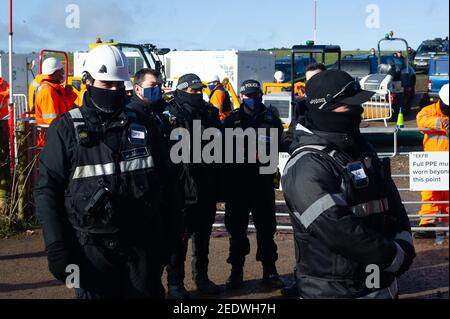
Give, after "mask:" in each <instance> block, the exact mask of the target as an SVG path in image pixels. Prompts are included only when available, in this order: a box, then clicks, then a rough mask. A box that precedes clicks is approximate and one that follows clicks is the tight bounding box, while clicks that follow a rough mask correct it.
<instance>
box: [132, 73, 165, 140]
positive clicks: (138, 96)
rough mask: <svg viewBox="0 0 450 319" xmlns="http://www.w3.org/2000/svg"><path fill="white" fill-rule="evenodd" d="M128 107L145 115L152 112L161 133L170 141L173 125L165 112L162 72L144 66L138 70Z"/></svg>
mask: <svg viewBox="0 0 450 319" xmlns="http://www.w3.org/2000/svg"><path fill="white" fill-rule="evenodd" d="M127 107H128V108H130V109H133V110H134V111H136V112H137V113H139V114H142V115H144V116H145V115H149V114H151V115H152V116H153V117H154V118H155V119H156V120H157V122H158V124H159V128H160V130H161V133H162V134H163V135H164V137H165V138H166V140H167V141H169V139H170V131H171V125H170V122H169V121H168V118H167V117H166V116H165V115H164V114H163V113H164V111H165V110H166V107H167V102H166V101H165V100H164V99H163V94H162V83H161V74H160V73H159V72H158V71H156V70H153V69H148V68H144V69H141V70H139V71H138V72H136V74H135V75H134V82H133V95H132V97H131V99H130V102H129V104H128V105H127Z"/></svg>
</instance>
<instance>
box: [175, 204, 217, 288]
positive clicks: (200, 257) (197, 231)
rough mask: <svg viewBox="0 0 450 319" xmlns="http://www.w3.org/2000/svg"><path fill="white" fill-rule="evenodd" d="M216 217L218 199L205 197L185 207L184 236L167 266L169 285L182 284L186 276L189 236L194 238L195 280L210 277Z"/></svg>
mask: <svg viewBox="0 0 450 319" xmlns="http://www.w3.org/2000/svg"><path fill="white" fill-rule="evenodd" d="M215 217H216V201H215V200H214V199H212V198H211V199H208V198H206V197H203V198H202V199H200V200H199V202H198V204H195V205H190V206H187V207H185V208H184V211H183V218H184V222H183V225H184V236H183V238H182V239H181V240H180V241H178V244H177V245H176V248H175V252H174V253H173V254H172V256H171V258H170V261H169V264H168V266H167V280H168V284H169V285H182V284H183V282H184V278H185V269H184V264H185V261H186V255H187V249H188V242H189V238H192V277H193V279H194V281H198V280H202V279H207V278H208V265H209V259H208V255H209V240H210V237H211V231H212V225H213V224H214V220H215Z"/></svg>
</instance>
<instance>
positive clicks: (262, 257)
mask: <svg viewBox="0 0 450 319" xmlns="http://www.w3.org/2000/svg"><path fill="white" fill-rule="evenodd" d="M240 97H241V100H242V105H241V107H240V108H239V109H236V110H234V111H233V112H231V114H230V116H229V117H227V118H226V119H225V122H224V128H225V130H227V129H230V128H231V129H237V128H239V129H242V130H244V131H245V130H247V129H249V128H250V129H254V130H255V131H256V130H258V129H266V130H269V129H276V130H277V132H278V136H277V137H275V138H278V139H281V134H282V132H283V126H282V123H281V120H280V119H279V118H278V117H277V116H276V115H275V113H274V112H273V111H272V110H271V109H269V108H267V107H266V106H265V105H264V104H263V103H262V90H261V84H260V83H259V82H258V81H256V80H246V81H244V82H243V83H242V85H241V88H240ZM258 134H259V132H258ZM268 137H269V134H268V133H266V134H265V136H263V135H258V141H260V139H264V140H266V141H267V142H268V143H272V142H271V139H272V138H273V137H272V136H271V135H270V138H268ZM248 144H250V142H249V143H248ZM247 148H248V146H246V147H245V151H244V152H245V153H244V154H248V151H249V150H248V149H247ZM266 149H267V148H266ZM277 152H278V149H277ZM248 156H250V155H246V157H245V158H247V159H248ZM277 157H278V153H277ZM256 158H258V156H256ZM261 166H262V164H261V163H259V162H258V161H257V162H256V163H251V162H249V161H245V163H243V164H232V165H229V166H228V170H227V176H228V177H229V179H228V180H227V185H228V189H230V190H231V189H232V190H233V191H232V192H231V193H230V194H229V195H228V198H227V201H226V209H225V226H226V229H227V231H228V233H229V234H230V253H229V257H228V259H227V262H228V263H229V264H231V274H230V277H229V278H228V280H227V283H226V287H227V289H239V288H241V287H242V285H243V274H244V272H243V271H244V263H245V257H246V255H248V254H249V253H250V242H249V240H248V238H247V228H248V223H249V216H250V213H251V214H252V218H253V222H254V225H255V227H256V232H257V235H256V238H257V243H258V249H257V252H256V260H257V261H260V262H261V263H262V266H263V284H264V285H265V286H267V287H269V288H282V287H283V286H284V283H283V281H282V280H281V279H280V277H279V275H278V272H277V268H276V265H275V263H276V261H277V259H278V254H277V245H276V244H275V241H274V235H275V232H276V227H277V223H276V218H275V189H274V175H273V174H261V172H260V167H261Z"/></svg>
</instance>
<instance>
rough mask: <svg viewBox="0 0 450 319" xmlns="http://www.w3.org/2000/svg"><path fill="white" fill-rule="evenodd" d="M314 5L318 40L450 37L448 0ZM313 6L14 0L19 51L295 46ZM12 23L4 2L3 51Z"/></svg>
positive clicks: (299, 0) (307, 29)
mask: <svg viewBox="0 0 450 319" xmlns="http://www.w3.org/2000/svg"><path fill="white" fill-rule="evenodd" d="M71 4H74V5H76V6H77V7H76V8H78V9H79V12H80V15H79V26H77V25H76V22H77V21H76V18H75V19H73V17H75V16H74V15H73V14H74V12H75V11H73V8H74V7H73V6H70V5H71ZM317 6H318V23H317V26H318V32H317V38H318V41H317V42H318V43H319V44H338V45H341V47H342V48H343V49H352V50H353V49H357V48H361V49H370V48H371V47H374V46H376V43H377V42H378V40H379V39H380V38H381V37H383V36H384V34H385V33H386V32H388V31H390V30H394V31H395V33H396V35H397V36H399V37H404V38H406V39H407V40H408V41H409V42H410V45H411V46H412V47H414V48H417V46H418V45H419V44H420V42H421V41H422V40H425V39H428V38H433V37H445V36H447V35H448V25H449V16H448V12H449V2H448V0H400V1H394V0H372V1H371V0H368V1H365V0H340V1H337V0H317ZM313 8H314V0H284V1H277V0H224V1H214V0H208V1H204V0H196V1H186V0H160V1H153V0H147V1H145V0H140V1H137V0H126V1H116V0H32V1H30V0H14V35H15V38H14V45H15V49H14V51H15V52H30V51H39V50H40V49H43V48H46V49H57V50H66V51H76V50H87V45H88V44H89V43H92V42H93V41H95V38H96V37H102V38H103V39H104V40H109V39H114V40H116V41H120V42H131V43H149V42H150V43H154V44H156V45H157V46H158V47H169V48H171V49H175V48H176V49H178V50H191V49H202V50H214V49H238V50H247V49H249V50H252V49H258V48H272V47H292V45H294V44H302V43H304V42H305V41H306V40H308V39H312V38H313V12H314V9H313ZM374 8H375V9H374ZM378 10H379V11H378ZM378 13H379V14H378ZM67 21H68V22H69V25H67ZM7 26H8V1H7V0H2V1H0V50H5V51H7V46H8V29H7Z"/></svg>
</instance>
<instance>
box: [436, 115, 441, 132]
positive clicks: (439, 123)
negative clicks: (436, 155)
mask: <svg viewBox="0 0 450 319" xmlns="http://www.w3.org/2000/svg"><path fill="white" fill-rule="evenodd" d="M440 128H441V118H438V119H437V121H436V130H439V129H440Z"/></svg>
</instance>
